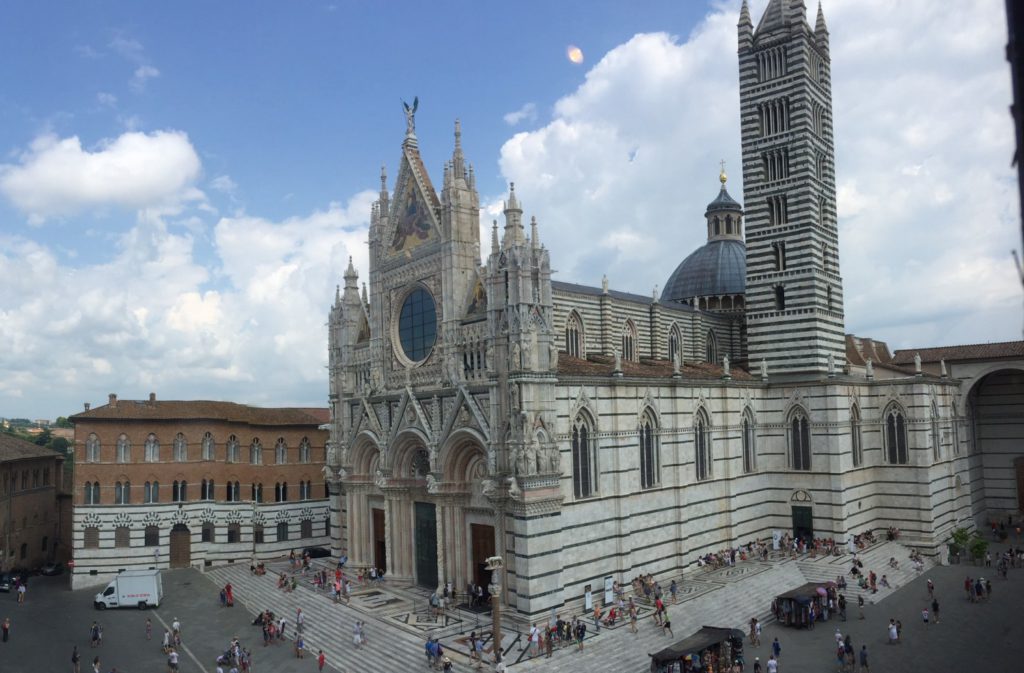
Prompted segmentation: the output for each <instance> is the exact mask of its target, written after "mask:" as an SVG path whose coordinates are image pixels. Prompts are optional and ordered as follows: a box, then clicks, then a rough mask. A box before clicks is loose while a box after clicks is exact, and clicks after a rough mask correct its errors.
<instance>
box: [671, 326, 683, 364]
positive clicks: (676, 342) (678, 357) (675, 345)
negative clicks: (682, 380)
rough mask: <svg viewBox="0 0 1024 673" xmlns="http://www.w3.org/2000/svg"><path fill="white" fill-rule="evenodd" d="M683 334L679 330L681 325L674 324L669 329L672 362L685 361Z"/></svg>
mask: <svg viewBox="0 0 1024 673" xmlns="http://www.w3.org/2000/svg"><path fill="white" fill-rule="evenodd" d="M682 346H683V336H682V334H681V333H680V332H679V325H676V324H675V323H673V324H672V328H671V329H669V331H668V359H669V361H671V362H676V361H678V362H682V361H683V349H682Z"/></svg>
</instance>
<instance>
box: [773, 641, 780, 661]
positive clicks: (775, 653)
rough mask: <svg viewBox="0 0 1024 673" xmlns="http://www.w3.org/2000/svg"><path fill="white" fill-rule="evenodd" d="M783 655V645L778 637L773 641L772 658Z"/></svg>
mask: <svg viewBox="0 0 1024 673" xmlns="http://www.w3.org/2000/svg"><path fill="white" fill-rule="evenodd" d="M780 656H782V645H781V644H779V639H778V638H776V639H775V640H773V641H772V659H778V658H779V657H780Z"/></svg>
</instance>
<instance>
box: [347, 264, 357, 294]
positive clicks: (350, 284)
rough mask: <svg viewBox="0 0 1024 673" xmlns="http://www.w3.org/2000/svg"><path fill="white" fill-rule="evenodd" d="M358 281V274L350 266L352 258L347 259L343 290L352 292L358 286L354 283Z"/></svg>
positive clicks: (354, 268)
mask: <svg viewBox="0 0 1024 673" xmlns="http://www.w3.org/2000/svg"><path fill="white" fill-rule="evenodd" d="M357 280H359V273H357V272H356V267H355V266H354V265H353V264H352V258H351V257H349V258H348V268H347V269H345V289H346V290H350V289H351V290H354V289H356V288H358V287H359V286H358V285H357V284H356V281H357Z"/></svg>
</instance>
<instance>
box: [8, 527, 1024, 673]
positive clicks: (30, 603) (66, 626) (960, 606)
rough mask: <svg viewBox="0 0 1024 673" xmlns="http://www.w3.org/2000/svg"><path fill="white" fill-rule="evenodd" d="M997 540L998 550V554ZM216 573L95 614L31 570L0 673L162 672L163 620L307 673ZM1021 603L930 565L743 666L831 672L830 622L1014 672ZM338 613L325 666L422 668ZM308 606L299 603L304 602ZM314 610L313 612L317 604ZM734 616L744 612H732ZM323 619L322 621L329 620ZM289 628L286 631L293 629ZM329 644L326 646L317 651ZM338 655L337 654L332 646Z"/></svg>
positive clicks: (190, 638)
mask: <svg viewBox="0 0 1024 673" xmlns="http://www.w3.org/2000/svg"><path fill="white" fill-rule="evenodd" d="M1003 548H1005V547H1003V546H998V545H997V546H996V547H995V548H994V551H998V550H1001V549H1003ZM967 575H970V576H971V577H977V576H979V575H981V576H983V577H986V578H988V579H990V580H991V581H992V583H993V596H992V598H990V599H989V600H988V601H986V602H983V603H976V604H972V603H970V602H969V601H968V600H967V598H966V596H965V594H964V591H963V580H964V577H965V576H967ZM927 578H931V579H932V580H933V582H934V583H935V585H936V597H937V598H938V599H939V602H940V604H941V611H940V622H939V623H938V624H934V623H931V624H929V625H928V626H925V625H924V624H923V623H922V621H921V616H920V613H921V609H922V608H923V607H925V605H926V604H927V603H928V602H929V600H928V594H927V589H926V580H927ZM213 580H215V577H212V576H210V577H204V576H203V575H201V574H200V573H198V572H196V571H192V570H182V571H171V572H167V573H164V587H165V594H166V597H165V602H164V604H163V605H161V607H160V608H159V609H158V610H148V611H138V610H134V609H125V610H107V611H105V612H98V611H96V610H94V609H93V607H92V596H93V594H94V593H95V589H92V590H82V591H75V592H72V591H69V590H67V588H66V587H67V580H66V578H63V577H57V578H41V577H40V578H32V580H31V581H30V583H29V593H28V600H27V603H26V604H25V605H24V606H20V607H19V606H18V605H17V604H16V599H15V596H14V594H0V619H3V618H4V617H8V616H9V617H10V618H11V621H12V628H11V640H10V642H8V643H0V671H2V673H22V672H24V673H39V672H47V673H49V672H50V671H54V672H59V671H70V670H71V666H70V654H71V648H72V646H73V645H78V647H79V651H80V652H81V654H82V670H83V671H87V672H88V671H90V669H91V666H90V665H89V662H91V660H92V657H93V656H95V655H97V654H98V655H99V656H100V657H101V662H102V667H101V670H102V671H103V673H109V671H111V670H113V669H116V670H117V671H118V673H142V672H162V671H164V670H166V667H165V657H164V655H163V654H162V653H161V652H160V648H159V640H158V639H159V635H160V634H161V633H162V629H163V622H166V623H168V624H169V623H170V622H171V621H172V620H173V619H174V617H179V618H180V619H181V621H182V623H183V628H184V633H185V645H186V648H187V651H186V652H184V655H183V657H182V662H181V666H180V671H182V673H213V671H214V668H215V666H214V660H215V658H216V656H217V654H219V653H220V652H221V651H222V650H223V648H224V647H225V646H226V644H227V642H228V640H229V639H230V638H231V636H233V635H238V636H239V637H241V639H242V641H243V644H244V645H246V646H248V647H249V648H250V649H252V650H253V652H254V655H255V660H254V661H255V670H256V671H259V672H260V673H263V672H265V671H274V672H275V673H278V672H279V673H299V672H303V673H306V672H315V671H316V664H315V660H314V659H313V658H311V656H309V655H307V658H306V659H303V660H298V659H296V658H295V657H294V654H293V652H292V649H291V646H290V643H282V644H279V645H277V646H272V647H267V648H264V647H263V646H262V642H261V640H260V631H259V630H258V629H257V628H256V627H254V626H252V625H251V623H250V622H251V614H250V612H249V610H248V609H247V607H252V609H254V610H255V609H260V608H262V607H264V606H262V605H258V606H245V605H243V604H242V603H243V602H244V599H245V597H244V596H240V597H239V601H240V603H239V605H238V607H235V608H233V609H227V608H221V607H219V605H218V601H217V591H216V585H215V584H214V581H213ZM296 593H297V594H300V595H298V596H297V597H295V595H292V594H290V595H289V596H292V597H295V599H296V600H299V601H302V602H307V601H312V600H314V599H316V600H321V599H322V598H323V597H317V596H314V595H309V596H307V595H306V594H310V592H305V593H300V592H296ZM1021 605H1024V569H1011V570H1010V576H1009V580H1005V581H1004V580H1002V579H1000V578H998V577H997V575H996V573H995V569H994V568H983V567H979V566H973V565H957V566H949V567H939V568H933V569H930V570H929V571H928V572H926V573H924V574H923V575H922V576H920V577H919V578H917V579H916V580H914V581H912V582H909V583H908V584H906V585H905V586H903V587H901V588H899V589H897V590H896V591H895V592H893V593H892V595H891V596H889V597H888V598H887V599H886V600H885V601H884V602H882V603H880V604H878V605H868V606H867V607H866V609H865V615H866V619H864V620H858V619H856V608H853V609H851V611H850V620H849V621H847V622H842V621H839V620H831V621H829V622H824V623H821V624H819V625H818V627H817V628H816V629H815V630H813V631H800V630H793V629H787V628H784V627H780V626H778V625H776V624H774V623H772V624H768V625H767V626H766V627H765V631H764V635H763V644H762V646H761V647H760V648H751V647H750V646H749V645H748V646H747V648H746V658H747V670H748V671H749V670H751V664H752V662H753V659H754V657H755V656H760V657H761V659H762V661H764V660H766V659H767V657H768V653H769V646H768V644H769V643H770V642H771V641H772V639H773V638H775V637H778V638H779V641H780V643H781V644H782V657H781V660H780V661H781V666H780V671H782V672H783V673H797V672H803V671H806V672H808V673H811V672H814V673H819V672H828V671H834V670H836V668H837V666H836V663H835V658H834V654H833V653H834V650H835V637H834V634H835V629H836V628H837V627H838V628H839V629H840V630H841V632H842V633H843V635H846V634H847V633H849V635H850V636H851V637H852V640H853V643H854V645H855V647H856V649H857V650H860V647H861V645H863V644H866V645H867V646H868V651H869V652H870V657H871V670H872V671H873V672H874V673H878V672H885V671H893V672H897V671H898V672H903V671H909V672H916V671H929V672H937V673H943V672H945V671H961V670H964V671H979V672H980V671H993V672H1000V673H1001V672H1002V671H1012V670H1018V669H1019V668H1020V665H1019V663H1018V661H1017V660H1018V659H1019V657H1020V655H1021V653H1022V652H1024V648H1022V646H1021V643H1024V621H1022V620H1021V619H1020V615H1019V611H1020V606H1021ZM763 608H764V606H755V605H752V606H751V613H753V612H755V611H757V612H763ZM330 609H332V610H334V611H335V613H334V614H336V615H337V616H336V617H332V618H331V620H330V622H329V623H324V624H323V625H322V628H323V630H321V631H320V632H319V633H318V634H317V635H316V636H314V635H313V634H310V640H311V641H313V644H314V645H317V644H318V643H317V642H316V641H317V640H318V639H321V640H326V641H327V643H328V645H329V646H330V653H331V654H330V656H329V659H328V663H329V665H330V667H331V668H333V669H334V670H339V671H342V673H350V672H352V673H356V672H358V673H364V672H366V671H382V672H392V671H393V672H395V673H399V672H402V673H404V672H405V671H414V670H425V668H426V666H425V661H424V659H423V657H422V647H421V640H420V639H418V638H417V637H415V636H414V635H412V634H410V633H409V632H407V631H402V630H401V629H400V628H398V627H397V626H394V625H389V624H387V623H386V620H384V619H380V620H378V619H377V618H375V617H373V616H365V619H366V620H367V623H368V629H369V633H370V634H371V644H370V646H369V647H367V648H366V649H364V650H360V651H358V652H356V651H353V650H352V648H351V645H350V640H351V634H350V632H348V631H346V630H345V626H346V624H347V623H348V620H354V619H356V618H359V613H356V612H354V611H352V610H350V609H348V608H345V607H342V606H333V605H332V606H330ZM685 609H686V608H685V606H684V605H679V606H670V608H669V610H670V614H673V620H674V621H676V622H677V623H678V622H679V621H681V620H682V618H683V617H684V615H683V611H684V610H685ZM304 611H306V608H304ZM314 612H319V609H314ZM147 617H149V618H150V619H152V623H153V640H152V641H147V640H146V638H145V619H146V618H147ZM890 617H892V618H896V619H898V620H900V621H902V622H903V643H902V644H898V645H888V644H887V642H886V641H887V638H886V632H885V626H886V624H887V623H888V620H889V618H890ZM737 618H738V619H740V620H742V619H745V618H746V617H745V616H744V615H737ZM93 619H98V620H99V621H100V623H101V624H102V625H103V629H104V644H103V646H102V647H100V648H97V649H92V648H90V647H89V634H88V630H89V625H90V624H91V623H92V620H93ZM325 621H326V620H325ZM289 632H291V628H289ZM687 635H689V634H688V633H681V632H678V631H677V632H676V634H675V638H671V637H669V636H664V635H662V634H661V633H660V631H659V630H658V629H656V627H655V626H654V624H653V623H652V622H651V620H650V619H646V620H642V621H641V622H640V634H639V635H637V636H634V635H632V634H631V633H630V632H629V630H628V629H614V630H608V629H602V630H601V633H600V635H597V636H595V637H592V638H589V639H588V641H587V644H586V647H585V649H584V651H583V652H576V651H575V650H574V649H570V648H567V649H565V650H563V651H560V652H556V653H555V656H554V657H553V658H552V659H543V658H537V659H529V658H526V657H521V656H520V655H521V653H520V652H519V650H518V649H517V648H518V646H513V647H514V648H515V649H514V651H513V652H511V653H510V654H512V655H514V656H513V658H514V659H515V660H521V663H518V664H516V665H515V666H514V667H513V668H512V670H513V673H526V672H527V671H550V672H552V673H568V672H577V671H586V672H587V673H605V672H607V673H646V671H649V657H648V653H649V652H653V651H655V650H657V649H660V648H661V647H664V646H666V645H668V644H670V643H672V642H674V641H675V640H678V639H681V638H683V637H685V636H687ZM325 649H327V648H325ZM335 652H337V654H334V653H335ZM454 658H456V661H457V665H456V670H458V671H468V670H471V669H470V666H469V665H468V662H467V661H466V660H465V658H463V657H458V656H455V657H454Z"/></svg>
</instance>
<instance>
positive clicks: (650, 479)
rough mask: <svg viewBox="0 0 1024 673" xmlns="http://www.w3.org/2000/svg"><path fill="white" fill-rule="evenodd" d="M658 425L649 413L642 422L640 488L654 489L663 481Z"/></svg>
mask: <svg viewBox="0 0 1024 673" xmlns="http://www.w3.org/2000/svg"><path fill="white" fill-rule="evenodd" d="M659 453H660V452H659V447H658V425H657V423H656V422H655V420H654V415H653V414H651V413H650V412H647V413H645V414H644V416H643V420H642V421H641V422H640V488H653V487H655V486H657V485H658V482H660V481H661V456H660V455H659Z"/></svg>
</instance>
